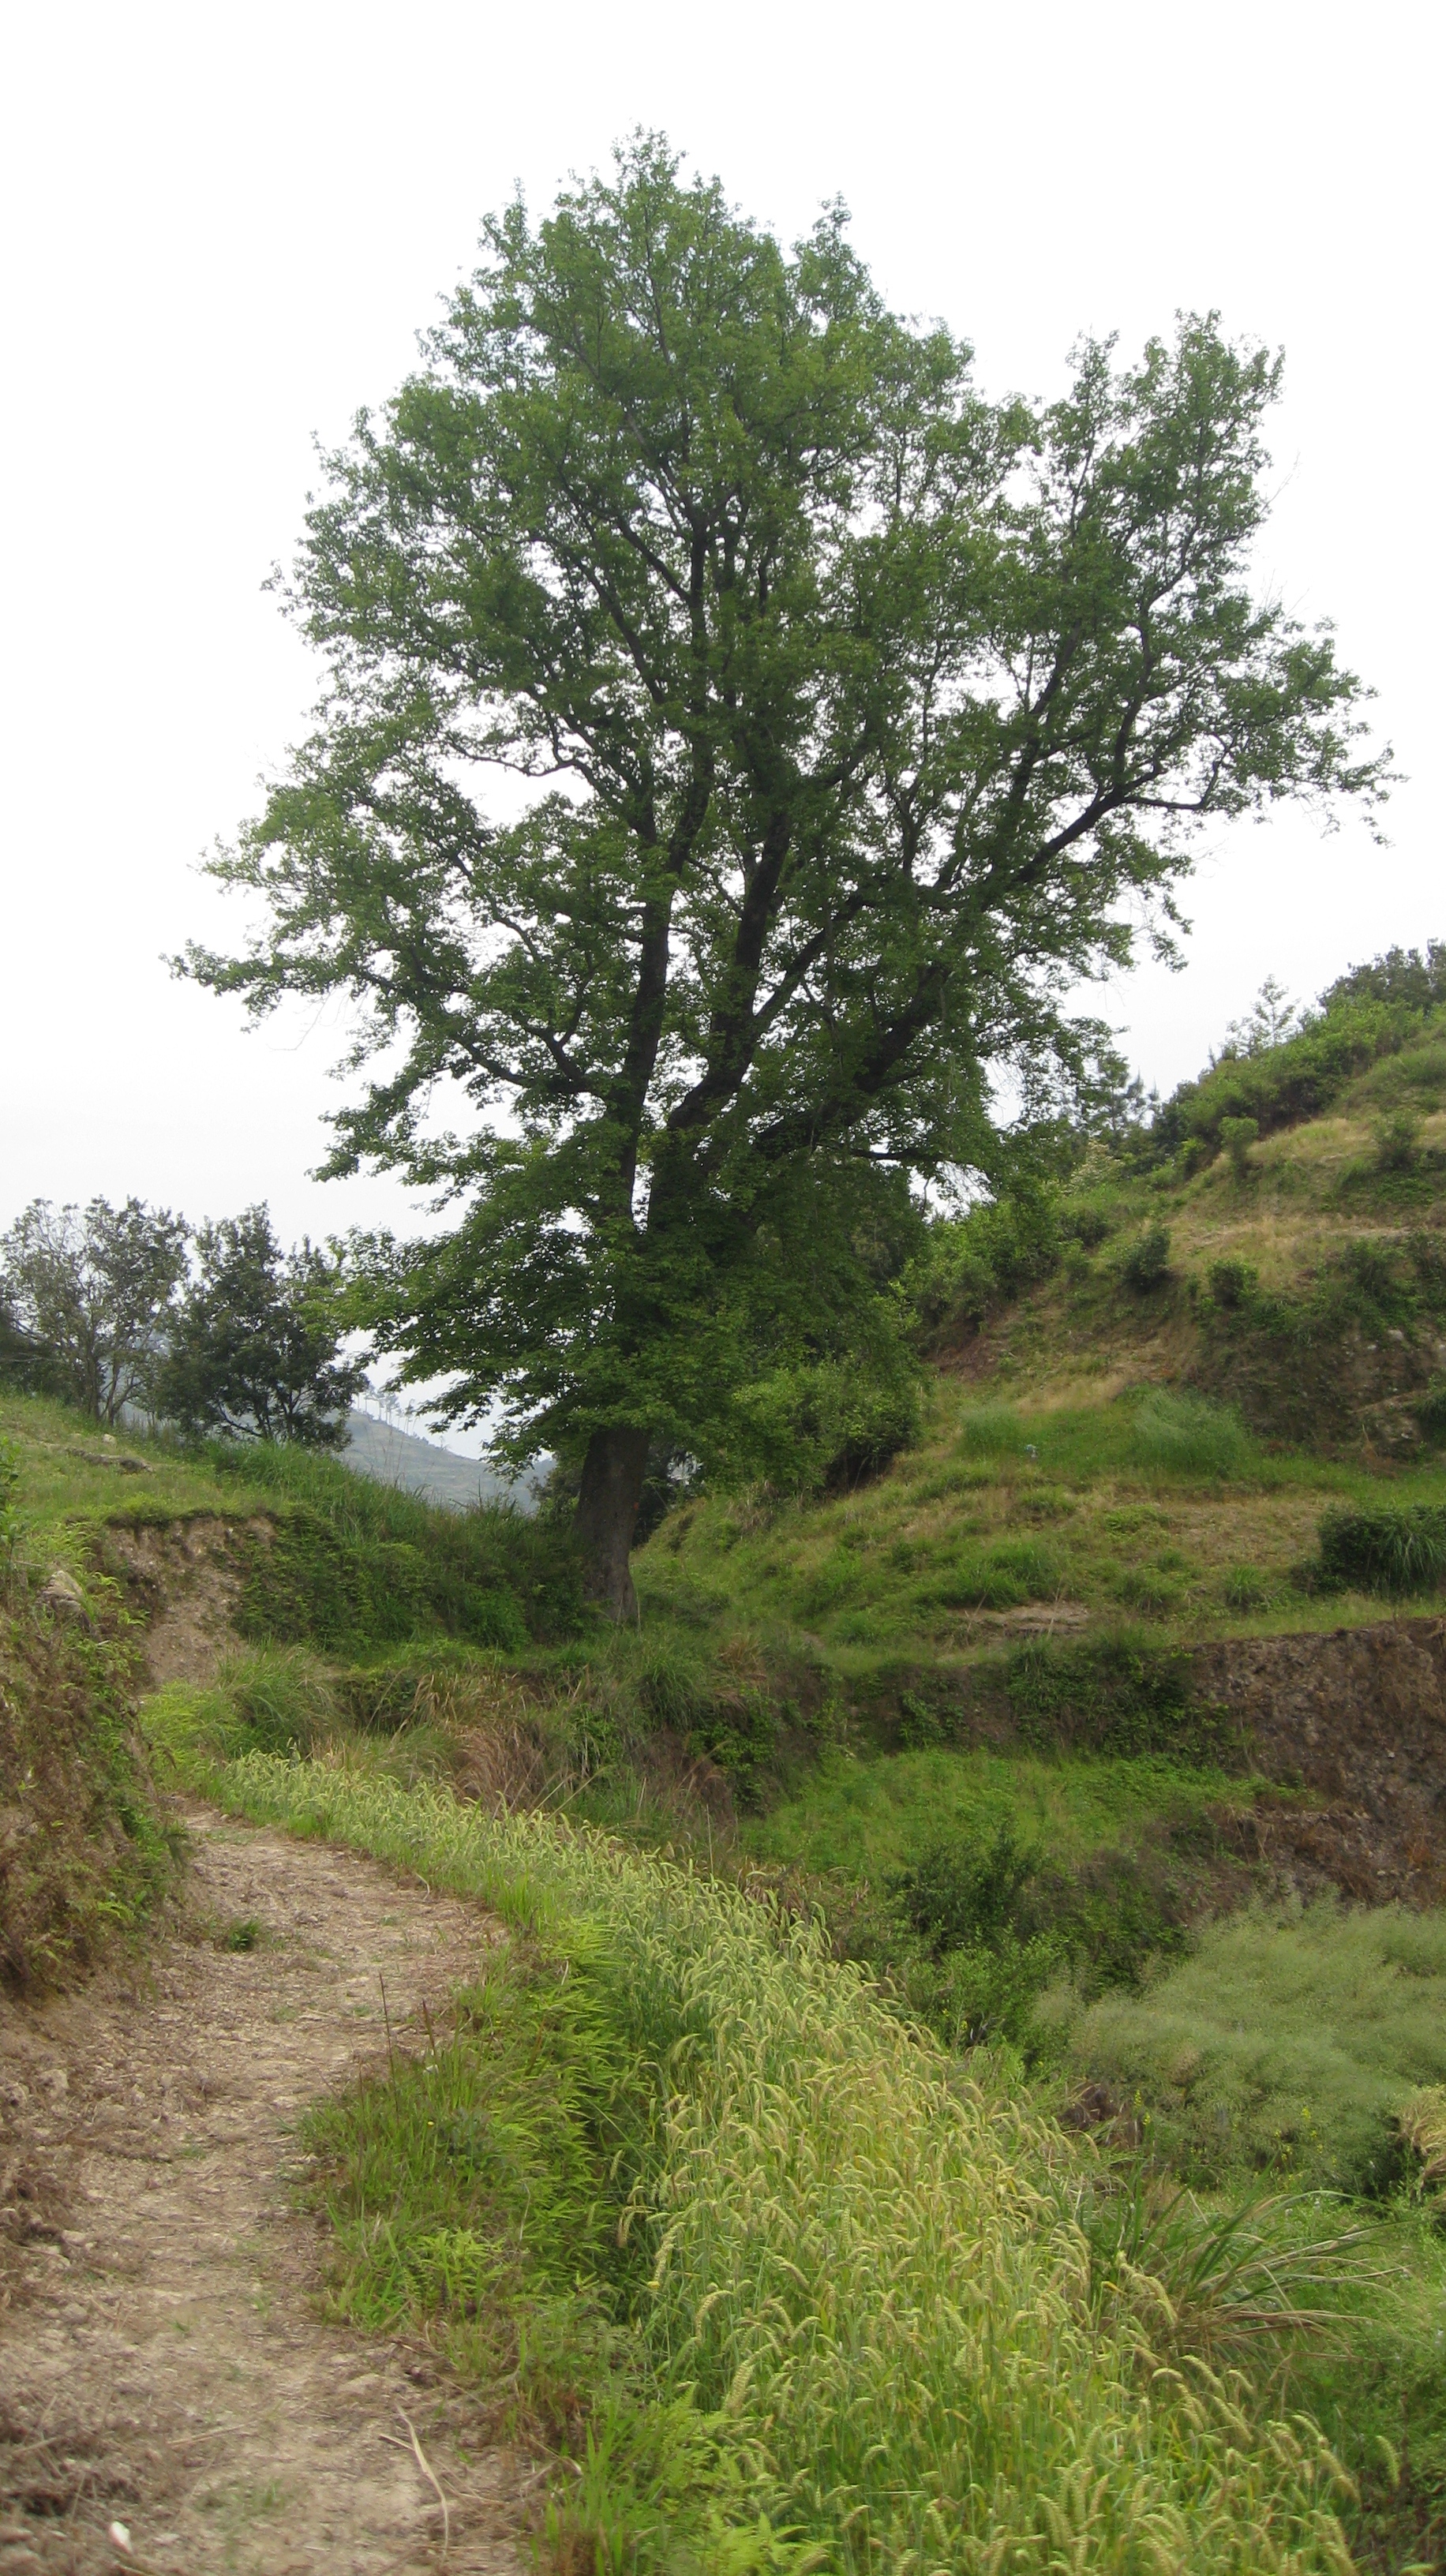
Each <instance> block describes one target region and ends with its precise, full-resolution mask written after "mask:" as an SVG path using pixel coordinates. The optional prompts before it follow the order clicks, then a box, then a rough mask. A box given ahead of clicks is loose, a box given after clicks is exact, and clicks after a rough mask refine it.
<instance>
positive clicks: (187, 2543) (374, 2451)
mask: <svg viewBox="0 0 1446 2576" xmlns="http://www.w3.org/2000/svg"><path fill="white" fill-rule="evenodd" d="M188 1821H189V1823H190V1825H191V1827H192V1831H193V1834H194V1839H195V1861H194V1866H193V1869H192V1871H191V1875H190V1882H189V1890H188V1896H187V1902H186V1910H185V1913H184V1915H183V1916H182V1918H181V1920H180V1922H179V1925H178V1927H177V1928H176V1929H175V1931H174V1932H173V1933H172V1934H171V1935H169V1936H167V1937H166V1938H163V1939H161V1940H159V1941H157V1942H156V1943H155V1944H154V1946H153V1949H152V1951H151V1953H150V1954H149V1957H148V1959H147V1961H146V1963H145V1965H144V1967H143V1968H142V1967H136V1966H132V1967H131V1968H130V1969H129V1970H120V1971H113V1972H111V1973H109V1974H108V1975H106V1976H103V1977H101V1978H98V1979H96V1980H95V1981H93V1982H92V1983H91V1984H90V1985H89V1986H87V1987H86V1988H85V1989H84V1990H83V1991H79V1992H76V1993H73V1994H70V1995H65V1996H60V1997H54V1998H51V1999H49V2000H47V2001H44V2002H42V2003H39V2004H34V2005H26V2004H23V2003H17V2002H14V2001H10V2002H7V2003H0V2576H21V2571H22V2570H26V2571H28V2570H43V2571H44V2576H96V2571H99V2570H102V2569H104V2570H106V2571H108V2572H109V2571H112V2570H114V2569H117V2568H120V2567H125V2566H131V2567H138V2568H142V2569H149V2570H151V2571H159V2570H165V2571H175V2576H222V2571H225V2576H233V2571H234V2576H311V2571H316V2570H321V2569H325V2570H328V2571H330V2576H339V2572H340V2571H347V2576H413V2571H421V2570H423V2569H432V2568H440V2567H443V2566H445V2567H446V2568H447V2569H448V2570H449V2571H451V2576H513V2571H517V2570H520V2569H521V2568H522V2567H523V2566H525V2565H527V2564H529V2563H530V2552H529V2551H528V2549H527V2547H526V2542H525V2538H524V2534H525V2530H526V2526H527V2522H528V2518H529V2515H530V2513H531V2512H532V2511H533V2509H534V2508H535V2505H536V2501H537V2496H538V2486H537V2483H536V2477H537V2465H536V2463H535V2462H532V2461H529V2460H527V2459H525V2458H523V2457H521V2456H520V2455H519V2454H518V2453H517V2452H516V2451H509V2450H506V2449H503V2448H500V2447H497V2446H496V2445H495V2443H494V2442H493V2441H492V2440H491V2439H490V2438H489V2434H488V2429H487V2423H486V2419H485V2417H483V2416H482V2415H481V2414H480V2413H479V2410H478V2407H477V2405H476V2403H475V2401H468V2400H467V2399H465V2398H464V2397H463V2396H462V2395H461V2393H460V2392H459V2391H458V2390H457V2389H456V2388H455V2387H454V2386H452V2385H450V2384H449V2383H448V2382H447V2381H446V2380H445V2378H444V2377H443V2376H442V2375H441V2374H440V2373H439V2372H437V2371H436V2370H435V2369H434V2367H433V2365H432V2363H431V2361H430V2360H429V2357H428V2355H427V2354H426V2352H425V2350H423V2349H421V2348H418V2347H411V2346H408V2345H406V2344H405V2343H401V2342H385V2343H380V2344H377V2343H370V2344H368V2343H362V2342H360V2341H359V2340H358V2339H357V2338H356V2337H355V2336H354V2335H352V2334H350V2333H349V2332H348V2331H347V2330H346V2329H344V2328H342V2327H339V2326H335V2325H331V2324H329V2323H327V2322H325V2321H324V2318H323V2316H322V2313H321V2305H320V2300H319V2296H318V2293H319V2291H320V2288H321V2284H322V2266H323V2259H324V2252H325V2239H324V2236H323V2235H322V2233H321V2231H320V2229H319V2227H318V2222H317V2221H316V2220H315V2219H314V2218H308V2217H307V2216H305V2215H304V2214H302V2213H301V2212H300V2211H299V2209H298V2206H297V2203H296V2199H295V2196H294V2193H293V2190H292V2187H291V2184H292V2177H293V2174H294V2172H295V2169H296V2164H297V2158H298V2155H299V2150H298V2147H297V2143H296V2137H295V2123H296V2120H297V2116H298V2114H299V2113H300V2112H301V2111H302V2109H303V2108H304V2107H305V2105H306V2104H307V2103H308V2102H309V2101H311V2100H312V2099H313V2098H314V2097H315V2096H316V2095H317V2094H319V2093H322V2092H324V2091H325V2090H327V2089H328V2088H329V2087H332V2086H335V2085H337V2084H338V2083H341V2082H344V2081H345V2080H346V2078H347V2076H348V2074H349V2073H350V2072H351V2071H352V2069H353V2068H355V2067H356V2066H357V2065H358V2063H361V2064H366V2065H375V2064H376V2062H377V2059H378V2056H379V2053H380V2051H381V2050H382V2048H383V2047H384V2046H385V2025H384V2019H383V2008H382V1980H383V1979H385V1984H386V1999H387V2004H388V2006H389V2009H390V2014H391V2021H392V2028H393V2031H394V2032H397V2033H399V2034H400V2033H403V2032H407V2031H409V2030H410V2029H411V2028H412V2027H413V2026H414V2025H419V2023H420V2015H421V2011H422V2006H423V2004H424V2003H425V2004H427V2005H428V2006H429V2008H430V2007H433V2006H435V2005H436V2004H437V2003H438V2002H439V2001H440V2000H441V1999H442V1998H443V1997H445V1995H446V1994H447V1993H448V1991H449V1990H450V1989H451V1988H453V1987H455V1986H456V1985H458V1984H459V1983H462V1982H465V1981H467V1980H468V1979H469V1978H471V1977H473V1976H475V1974H476V1971H477V1965H478V1960H479V1954H480V1953H481V1952H483V1951H484V1950H485V1949H486V1948H487V1947H488V1946H489V1945H490V1944H491V1943H492V1942H493V1941H494V1940H496V1939H498V1938H499V1937H500V1935H499V1933H498V1930H497V1927H496V1925H495V1924H494V1923H493V1922H492V1921H491V1920H490V1919H489V1918H488V1917H487V1916H486V1915H484V1914H482V1913H481V1912H479V1911H478V1910H476V1909H474V1908H471V1907H468V1906H466V1905H463V1904H460V1903H457V1902H454V1901H452V1900H450V1899H446V1898H441V1897H435V1896H432V1895H430V1894H429V1893H428V1892H427V1891H426V1890H425V1889H424V1888H422V1887H421V1886H419V1885H417V1884H416V1883H414V1882H408V1881H405V1880H400V1879H397V1878H394V1877H392V1876H391V1875H389V1874H388V1873H387V1872H386V1871H385V1870H383V1869H381V1868H379V1867H377V1866H376V1865H375V1864H373V1863H371V1862H369V1861H366V1860H363V1859H361V1858H359V1857H358V1856H357V1855H355V1854H353V1853H350V1852H346V1851H340V1850H334V1849H332V1848H330V1847H327V1846H322V1845H318V1844H315V1843H301V1842H293V1841H290V1840H288V1839H287V1838H285V1837H284V1836H281V1835H278V1834H273V1833H266V1832H258V1831H255V1830H253V1829H251V1828H249V1827H245V1826H241V1825H237V1824H233V1823H231V1822H230V1821H227V1820H223V1819H222V1818H220V1817H218V1816H215V1815H213V1814H211V1813H210V1812H208V1811H206V1810H202V1809H193V1810H189V1811H188ZM238 1925H244V1926H254V1927H255V1931H254V1933H252V1932H251V1931H247V1932H244V1933H243V1934H242V1935H241V1937H242V1938H254V1939H255V1943H256V1946H255V1947H253V1948H250V1949H240V1950H231V1949H228V1948H226V1947H225V1946H224V1944H225V1939H226V1937H227V1933H228V1930H234V1927H236V1926H238ZM407 2419H410V2420H409V2421H408V2420H407ZM413 2429H414V2430H415V2434H416V2437H417V2443H418V2446H419V2447H420V2451H421V2453H422V2455H423V2459H424V2460H425V2462H426V2463H427V2465H428V2467H429V2468H430V2471H431V2472H432V2474H433V2475H434V2476H435V2478H436V2480H437V2481H438V2483H439V2485H440V2488H441V2490H442V2492H443V2493H444V2494H445V2497H446V2500H447V2526H448V2528H447V2532H446V2533H445V2534H444V2530H443V2514H442V2508H441V2505H440V2503H439V2500H438V2495H437V2491H436V2488H434V2486H433V2485H432V2484H431V2483H430V2481H429V2478H428V2475H427V2474H426V2473H425V2472H424V2469H423V2466H422V2465H421V2462H419V2459H418V2456H417V2451H416V2449H414V2447H413V2443H412V2438H411V2434H412V2430H413ZM113 2523H118V2524H120V2525H121V2526H123V2528H124V2530H125V2531H126V2533H127V2534H128V2537H129V2544H130V2545H129V2550H127V2549H126V2548H125V2546H124V2545H123V2544H122V2543H121V2542H120V2541H119V2540H118V2539H116V2538H113V2537H112V2536H110V2526H111V2525H112V2524H113Z"/></svg>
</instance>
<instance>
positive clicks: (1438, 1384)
mask: <svg viewBox="0 0 1446 2576" xmlns="http://www.w3.org/2000/svg"><path fill="white" fill-rule="evenodd" d="M1416 1427H1417V1429H1418V1430H1419V1432H1420V1434H1421V1437H1422V1439H1423V1440H1424V1441H1426V1442H1427V1443H1428V1444H1429V1446H1430V1447H1431V1448H1433V1449H1440V1448H1443V1447H1446V1377H1433V1379H1432V1380H1431V1383H1430V1385H1429V1386H1428V1387H1427V1389H1426V1392H1425V1394H1424V1395H1423V1396H1421V1397H1420V1398H1419V1399H1418V1401H1417V1404H1416Z"/></svg>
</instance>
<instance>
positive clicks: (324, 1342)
mask: <svg viewBox="0 0 1446 2576" xmlns="http://www.w3.org/2000/svg"><path fill="white" fill-rule="evenodd" d="M196 1256H197V1276H196V1277H195V1279H194V1280H193V1282H192V1284H191V1286H190V1287H189V1289H188V1290H187V1292H186V1295H185V1296H184V1298H183V1299H182V1301H181V1304H180V1307H179V1309H178V1311H177V1314H176V1317H175V1322H174V1326H173V1329H172V1333H171V1340H170V1347H169V1350H168V1352H167V1354H166V1357H165V1360H164V1361H163V1363H162V1365H161V1366H160V1368H159V1369H158V1371H157V1373H156V1380H155V1402H156V1409H157V1411H158V1412H159V1413H161V1414H162V1415H163V1416H164V1418H165V1419H166V1420H167V1421H169V1422H174V1423H175V1424H176V1425H177V1427H178V1428H179V1429H180V1430H183V1431H187V1432H190V1433H191V1434H192V1435H193V1436H198V1435H200V1434H202V1433H204V1432H220V1433H223V1434H225V1435H227V1436H228V1437H230V1438H232V1439H260V1440H296V1441H300V1442H302V1443H303V1444H304V1445H305V1446H306V1447H308V1448H312V1449H339V1448H340V1447H341V1446H342V1445H343V1443H344V1442H345V1439H346V1417H347V1414H348V1412H349V1410H350V1408H351V1406H352V1403H353V1402H354V1400H355V1398H356V1396H357V1395H358V1393H359V1392H360V1390H361V1388H362V1387H363V1386H364V1385H365V1383H366V1370H365V1367H364V1365H363V1364H362V1363H361V1362H360V1361H346V1360H341V1359H339V1358H338V1356H337V1353H338V1349H339V1346H340V1342H341V1331H342V1328H341V1325H340V1322H339V1319H338V1315H337V1308H336V1292H337V1286H338V1277H339V1274H338V1267H337V1264H336V1263H335V1261H333V1260H332V1259H330V1258H329V1257H328V1256H327V1254H325V1253H324V1252H320V1251H317V1250H316V1249H315V1248H314V1247H313V1246H312V1245H311V1244H310V1243H303V1244H302V1246H301V1249H300V1250H299V1251H297V1252H291V1253H285V1254H284V1253H283V1252H282V1250H281V1246H280V1244H279V1243H278V1242H277V1240H276V1236H275V1234H274V1233H273V1231H272V1225H271V1218H270V1215H269V1213H268V1211H267V1210H266V1209H265V1208H264V1207H253V1208H247V1209H246V1211H245V1213H244V1214H243V1215H241V1216H238V1217H226V1218H223V1220H222V1222H221V1223H220V1224H219V1225H205V1226H202V1227H201V1228H200V1230H199V1232H198V1234H197V1236H196Z"/></svg>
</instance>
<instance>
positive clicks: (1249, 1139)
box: [1220, 1118, 1260, 1181]
mask: <svg viewBox="0 0 1446 2576" xmlns="http://www.w3.org/2000/svg"><path fill="white" fill-rule="evenodd" d="M1259 1135H1260V1121H1259V1119H1258V1118H1222V1119H1221V1121H1220V1142H1221V1144H1222V1146H1223V1147H1224V1149H1225V1152H1226V1153H1227V1154H1228V1155H1229V1157H1230V1168H1231V1170H1232V1172H1233V1173H1234V1175H1235V1177H1236V1179H1237V1181H1244V1180H1248V1179H1249V1177H1250V1148H1251V1146H1252V1145H1253V1144H1255V1143H1256V1142H1257V1140H1258V1138H1259Z"/></svg>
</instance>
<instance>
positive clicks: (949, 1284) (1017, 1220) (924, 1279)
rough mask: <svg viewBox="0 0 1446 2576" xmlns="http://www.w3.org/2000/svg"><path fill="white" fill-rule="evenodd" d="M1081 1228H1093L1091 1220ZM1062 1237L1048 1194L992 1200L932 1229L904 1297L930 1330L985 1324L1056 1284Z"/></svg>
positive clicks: (1083, 1218) (1019, 1193) (904, 1282)
mask: <svg viewBox="0 0 1446 2576" xmlns="http://www.w3.org/2000/svg"><path fill="white" fill-rule="evenodd" d="M1079 1222H1080V1223H1082V1224H1084V1225H1085V1226H1086V1228H1088V1225H1089V1218H1088V1216H1086V1215H1082V1216H1081V1217H1080V1219H1079ZM1062 1232H1063V1228H1062V1225H1061V1221H1060V1217H1059V1213H1058V1210H1057V1208H1056V1205H1055V1202H1054V1199H1053V1198H1052V1196H1050V1195H1049V1194H1048V1193H1046V1192H1044V1191H1042V1190H1039V1189H1033V1190H1025V1189H1017V1190H1013V1191H1009V1192H1006V1193H1005V1194H1004V1195H1002V1196H1001V1197H999V1198H996V1199H986V1200H985V1201H983V1202H982V1204H981V1205H980V1206H978V1207H975V1208H971V1209H970V1211H969V1213H968V1215H967V1216H962V1217H955V1218H946V1219H941V1220H940V1221H939V1222H938V1223H936V1224H934V1225H931V1226H930V1228H929V1232H928V1237H927V1239H926V1242H925V1244H924V1247H923V1249H922V1251H921V1252H920V1253H919V1254H918V1255H917V1257H916V1259H915V1260H914V1261H913V1262H912V1263H911V1264H910V1266H909V1268H908V1270H907V1271H906V1272H905V1274H904V1277H903V1280H902V1281H901V1283H900V1284H901V1289H902V1293H903V1295H904V1296H905V1298H906V1299H907V1300H908V1302H909V1304H910V1305H911V1306H912V1307H913V1309H914V1311H915V1312H916V1313H917V1315H918V1316H919V1319H920V1321H921V1322H922V1323H923V1324H924V1325H925V1327H926V1328H927V1329H929V1330H936V1329H937V1328H938V1327H939V1326H940V1325H942V1324H944V1323H946V1322H952V1323H956V1324H970V1325H978V1324H981V1323H982V1322H983V1321H984V1318H985V1316H986V1315H988V1314H989V1313H990V1312H991V1310H992V1309H993V1308H994V1307H995V1306H998V1305H1002V1304H1004V1303H1005V1302H1006V1300H1007V1299H1009V1298H1011V1297H1017V1296H1018V1295H1019V1294H1020V1293H1021V1291H1022V1290H1023V1289H1025V1288H1028V1287H1031V1286H1032V1285H1033V1284H1034V1282H1035V1281H1036V1280H1039V1279H1045V1278H1048V1276H1049V1274H1050V1272H1051V1271H1052V1270H1053V1269H1055V1267H1056V1266H1057V1264H1058V1261H1059V1257H1060V1243H1061V1237H1062ZM1076 1239H1077V1240H1081V1241H1082V1240H1083V1239H1084V1238H1083V1236H1081V1235H1078V1234H1077V1235H1076Z"/></svg>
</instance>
